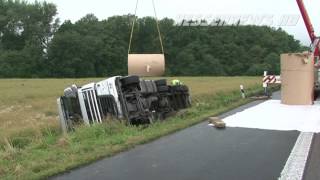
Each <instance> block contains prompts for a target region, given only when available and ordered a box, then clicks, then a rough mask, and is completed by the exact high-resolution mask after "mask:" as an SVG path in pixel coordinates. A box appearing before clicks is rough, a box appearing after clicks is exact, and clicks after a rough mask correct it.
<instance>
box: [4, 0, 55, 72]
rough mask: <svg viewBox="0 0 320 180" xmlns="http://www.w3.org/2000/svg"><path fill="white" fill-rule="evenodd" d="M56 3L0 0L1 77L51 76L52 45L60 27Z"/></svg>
mask: <svg viewBox="0 0 320 180" xmlns="http://www.w3.org/2000/svg"><path fill="white" fill-rule="evenodd" d="M56 14H57V9H56V6H55V5H54V4H51V3H46V2H43V3H40V2H35V3H34V4H29V3H27V2H25V1H18V0H16V1H14V0H0V54H1V55H0V77H39V76H44V75H46V74H48V71H47V70H48V69H46V68H47V67H46V56H47V50H48V45H49V43H50V40H51V39H52V37H53V34H54V32H55V31H56V29H57V28H58V22H59V20H58V19H56V18H55V15H56Z"/></svg>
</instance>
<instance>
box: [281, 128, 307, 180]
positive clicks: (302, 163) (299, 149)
mask: <svg viewBox="0 0 320 180" xmlns="http://www.w3.org/2000/svg"><path fill="white" fill-rule="evenodd" d="M312 139H313V133H310V132H301V133H300V135H299V137H298V139H297V141H296V143H295V145H294V147H293V149H292V151H291V153H290V156H289V158H288V160H287V162H286V165H285V166H284V169H283V170H282V172H281V175H280V177H279V180H302V178H303V174H304V170H305V167H306V163H307V160H308V155H309V151H310V148H311V144H312Z"/></svg>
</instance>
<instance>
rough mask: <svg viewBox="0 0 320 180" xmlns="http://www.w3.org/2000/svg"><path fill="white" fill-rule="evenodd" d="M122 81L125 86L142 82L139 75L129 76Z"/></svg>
mask: <svg viewBox="0 0 320 180" xmlns="http://www.w3.org/2000/svg"><path fill="white" fill-rule="evenodd" d="M121 82H122V85H124V86H128V85H131V84H138V83H140V78H139V76H128V77H125V78H123V79H121Z"/></svg>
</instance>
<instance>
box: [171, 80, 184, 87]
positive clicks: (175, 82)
mask: <svg viewBox="0 0 320 180" xmlns="http://www.w3.org/2000/svg"><path fill="white" fill-rule="evenodd" d="M171 84H172V85H174V86H177V85H182V82H181V81H180V80H178V79H174V80H172V81H171Z"/></svg>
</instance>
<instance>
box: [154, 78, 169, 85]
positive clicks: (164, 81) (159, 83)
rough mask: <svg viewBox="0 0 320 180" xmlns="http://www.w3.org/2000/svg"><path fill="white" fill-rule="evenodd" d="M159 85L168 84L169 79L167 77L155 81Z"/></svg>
mask: <svg viewBox="0 0 320 180" xmlns="http://www.w3.org/2000/svg"><path fill="white" fill-rule="evenodd" d="M154 82H155V83H156V85H157V86H166V85H167V80H166V79H159V80H156V81H154Z"/></svg>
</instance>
